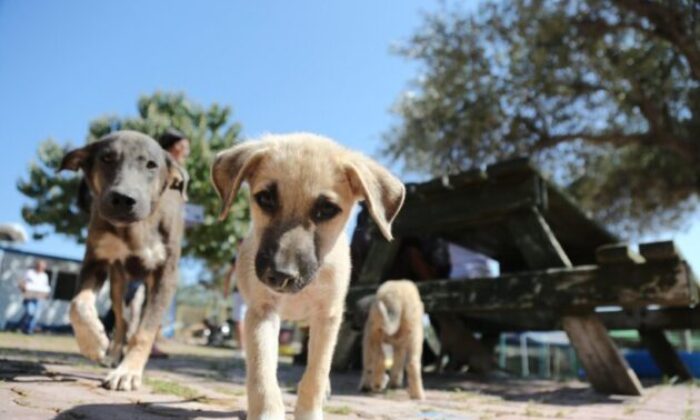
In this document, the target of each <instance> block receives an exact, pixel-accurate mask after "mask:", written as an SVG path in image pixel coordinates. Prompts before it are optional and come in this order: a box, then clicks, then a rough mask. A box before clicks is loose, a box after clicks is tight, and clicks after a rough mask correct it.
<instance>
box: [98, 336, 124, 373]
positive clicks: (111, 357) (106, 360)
mask: <svg viewBox="0 0 700 420" xmlns="http://www.w3.org/2000/svg"><path fill="white" fill-rule="evenodd" d="M123 348H124V346H123V345H121V344H117V342H116V341H114V340H112V341H111V342H110V343H109V349H108V350H107V353H106V354H105V356H104V357H103V358H102V360H100V364H101V365H102V366H104V367H109V368H115V367H117V365H119V362H121V360H122V356H123V354H122V352H123Z"/></svg>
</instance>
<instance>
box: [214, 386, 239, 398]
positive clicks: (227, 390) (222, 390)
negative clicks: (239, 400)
mask: <svg viewBox="0 0 700 420" xmlns="http://www.w3.org/2000/svg"><path fill="white" fill-rule="evenodd" d="M214 391H216V392H218V393H220V394H226V395H233V396H234V397H242V396H244V395H245V389H230V388H224V387H223V386H217V387H215V388H214Z"/></svg>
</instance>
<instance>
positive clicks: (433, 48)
mask: <svg viewBox="0 0 700 420" xmlns="http://www.w3.org/2000/svg"><path fill="white" fill-rule="evenodd" d="M397 51H398V53H399V54H401V55H403V56H404V57H407V58H409V59H411V60H416V61H418V62H419V63H420V66H421V74H420V76H419V77H418V78H417V79H416V80H414V81H413V83H412V85H411V88H410V89H409V90H408V91H407V92H405V93H404V94H403V95H402V97H401V98H400V99H399V100H398V101H397V103H396V106H395V113H396V114H397V115H398V117H399V119H398V123H397V124H395V125H394V126H393V127H392V129H391V130H390V131H389V132H388V133H387V134H386V136H385V140H386V142H385V149H386V152H388V153H389V155H391V156H392V157H393V158H394V159H399V160H401V161H402V162H403V163H404V165H405V168H406V169H407V170H409V171H414V172H419V173H424V172H426V171H427V172H429V173H430V174H433V175H442V174H445V173H451V172H455V171H458V170H462V169H466V168H470V167H474V166H479V165H484V164H487V163H491V162H493V161H496V160H500V159H505V158H509V157H514V156H522V155H531V156H532V157H533V160H534V161H535V162H536V163H538V164H539V165H540V166H541V167H542V168H543V169H544V170H545V171H546V172H548V173H549V174H550V175H551V176H552V177H554V178H555V180H556V181H558V182H560V183H562V184H564V185H565V186H566V187H567V189H568V190H569V191H570V192H571V193H573V195H574V196H575V197H576V198H577V199H578V200H579V201H580V203H581V204H582V205H583V207H584V208H585V209H587V210H588V211H590V212H591V213H592V214H593V215H594V217H596V218H597V219H599V220H601V221H603V222H606V223H608V224H610V225H611V226H612V227H613V228H614V229H615V230H617V231H618V232H624V233H627V234H632V235H635V234H636V235H638V234H639V233H645V232H646V233H648V232H651V231H654V230H656V229H659V228H674V227H678V226H680V225H681V224H682V223H683V222H684V221H687V220H688V218H687V217H686V216H688V215H689V214H691V213H692V212H693V211H694V209H696V208H697V202H698V192H699V191H700V3H699V2H697V1H693V0H514V1H489V2H486V3H484V4H482V5H481V7H480V9H479V11H478V13H468V12H465V11H464V10H463V9H461V8H459V6H456V7H455V6H443V7H442V9H441V10H440V11H439V12H437V13H432V14H427V15H425V17H424V21H423V24H422V26H421V27H420V28H419V29H418V30H417V31H416V32H415V33H414V35H413V36H412V37H411V38H410V39H409V40H408V42H406V43H405V44H404V45H402V46H400V47H399V48H398V50H397Z"/></svg>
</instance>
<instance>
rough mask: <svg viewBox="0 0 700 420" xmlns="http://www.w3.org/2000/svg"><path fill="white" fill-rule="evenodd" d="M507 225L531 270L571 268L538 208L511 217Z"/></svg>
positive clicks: (562, 249)
mask: <svg viewBox="0 0 700 420" xmlns="http://www.w3.org/2000/svg"><path fill="white" fill-rule="evenodd" d="M507 223H508V229H509V231H510V232H511V236H512V239H513V241H514V242H515V244H516V245H517V247H518V249H520V252H521V253H522V254H523V257H524V258H525V261H527V263H528V265H529V266H530V268H533V269H538V268H550V267H571V261H570V260H569V257H567V255H566V252H564V248H563V247H562V246H561V244H560V243H559V241H558V240H557V238H556V237H555V236H554V233H553V232H552V230H551V229H550V228H549V225H548V224H547V222H546V221H545V220H544V217H542V214H541V213H540V211H539V210H538V209H537V207H531V208H530V209H528V210H526V211H523V212H519V213H517V214H513V215H511V216H509V218H508V222H507Z"/></svg>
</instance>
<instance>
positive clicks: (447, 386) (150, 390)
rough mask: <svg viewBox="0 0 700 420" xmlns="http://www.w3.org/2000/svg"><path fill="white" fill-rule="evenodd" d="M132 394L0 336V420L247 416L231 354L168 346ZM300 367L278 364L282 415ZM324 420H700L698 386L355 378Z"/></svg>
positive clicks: (67, 347)
mask: <svg viewBox="0 0 700 420" xmlns="http://www.w3.org/2000/svg"><path fill="white" fill-rule="evenodd" d="M161 347H162V348H163V349H164V350H166V351H167V352H169V353H170V355H171V356H170V358H169V359H165V360H152V361H151V362H149V365H148V368H147V371H146V379H145V381H144V386H143V387H142V389H140V390H139V391H132V392H114V391H107V390H105V389H103V388H101V387H100V381H101V379H102V378H103V377H104V376H105V374H106V373H107V370H106V369H104V368H101V367H98V366H96V365H94V364H93V363H91V362H89V361H88V360H86V359H84V358H82V357H81V356H80V355H79V354H78V351H77V346H76V344H75V342H74V339H73V337H69V336H48V335H36V336H32V337H28V336H24V335H21V334H14V333H0V419H23V420H30V419H52V418H55V419H134V418H139V419H164V418H187V419H227V418H234V419H235V418H238V419H243V418H245V389H244V386H243V381H244V361H243V359H242V358H241V355H240V353H237V352H234V351H233V350H230V349H212V348H206V347H197V346H189V345H184V344H178V343H174V342H173V343H171V342H166V343H164V344H163V345H162V346H161ZM301 374H302V370H301V369H300V368H298V367H294V366H291V365H289V364H288V363H284V362H282V363H281V364H280V369H279V379H280V384H281V386H282V388H283V389H284V399H285V403H286V404H287V409H288V413H289V416H290V418H291V413H292V411H293V404H294V400H295V396H294V389H295V386H296V383H297V381H298V379H299V378H300V376H301ZM331 381H332V388H333V396H332V397H331V399H330V400H329V401H328V403H327V404H326V408H325V411H326V418H329V419H353V418H362V419H431V420H432V419H496V418H497V419H521V418H562V419H634V420H641V419H654V420H660V419H683V420H689V419H700V388H699V387H698V385H697V384H689V385H673V386H672V385H666V384H651V385H650V384H647V387H646V391H645V394H644V395H643V396H642V397H634V398H633V397H607V396H603V395H599V394H596V393H594V392H593V391H591V389H590V388H589V387H588V385H587V384H585V383H581V382H554V381H534V380H510V379H492V380H489V381H484V380H478V379H477V378H473V377H469V376H464V375H461V376H446V375H442V376H436V375H432V374H426V375H425V382H426V390H427V392H426V394H427V399H426V400H425V401H422V402H414V401H411V400H409V399H408V396H407V394H406V392H405V391H404V390H398V391H391V392H389V393H387V394H384V395H377V396H368V395H364V394H358V393H357V392H356V385H357V381H358V375H357V374H356V373H342V374H333V376H332V378H331Z"/></svg>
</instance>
